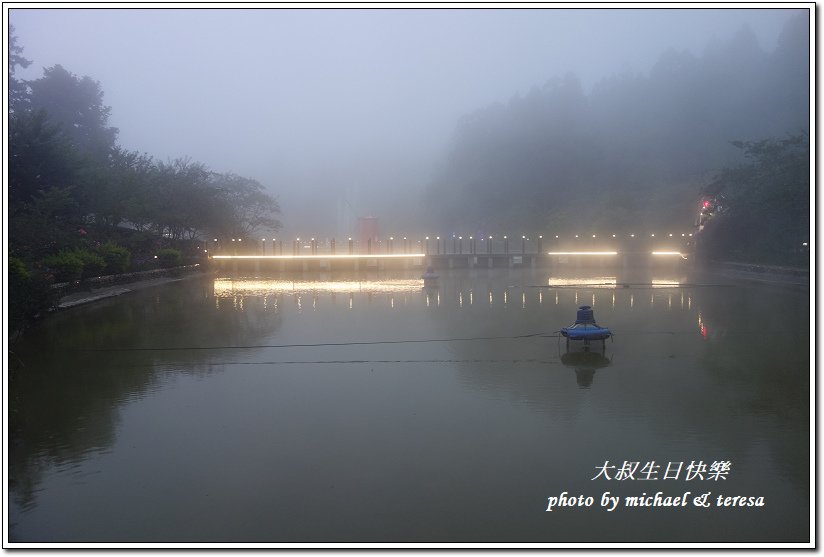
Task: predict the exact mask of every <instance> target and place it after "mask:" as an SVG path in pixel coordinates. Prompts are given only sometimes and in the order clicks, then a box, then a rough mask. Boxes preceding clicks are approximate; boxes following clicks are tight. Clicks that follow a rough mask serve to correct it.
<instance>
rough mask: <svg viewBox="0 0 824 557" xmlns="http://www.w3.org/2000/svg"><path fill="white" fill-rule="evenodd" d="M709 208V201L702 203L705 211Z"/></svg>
mask: <svg viewBox="0 0 824 557" xmlns="http://www.w3.org/2000/svg"><path fill="white" fill-rule="evenodd" d="M709 206H710V202H709V201H704V209H706V208H707V207H709Z"/></svg>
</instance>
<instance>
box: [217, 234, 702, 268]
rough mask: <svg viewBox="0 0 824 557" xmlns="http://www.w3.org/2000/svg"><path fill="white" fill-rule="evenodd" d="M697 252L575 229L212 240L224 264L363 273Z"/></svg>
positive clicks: (688, 244) (650, 260)
mask: <svg viewBox="0 0 824 557" xmlns="http://www.w3.org/2000/svg"><path fill="white" fill-rule="evenodd" d="M691 251H692V233H686V232H684V233H665V234H660V235H656V234H654V233H650V234H634V233H630V234H624V235H617V234H609V235H605V236H600V235H598V234H590V235H580V234H570V235H567V236H564V237H561V235H553V236H548V237H546V238H545V237H544V236H543V235H538V236H537V237H535V236H530V237H528V236H526V235H521V236H520V238H510V237H508V236H506V235H504V236H500V237H494V236H486V237H474V236H467V237H464V236H458V235H453V236H451V237H449V238H442V237H440V236H434V237H431V236H424V237H422V238H420V239H410V238H409V237H400V238H395V237H393V236H390V237H388V238H386V239H375V240H374V241H373V240H368V241H367V242H366V244H365V245H364V244H363V243H358V242H355V241H353V240H352V238H348V239H347V240H346V241H345V242H341V243H338V242H336V240H335V239H334V238H325V239H321V240H318V239H315V238H311V239H309V240H306V239H304V240H301V239H300V238H296V239H294V240H277V239H275V238H272V239H271V240H268V239H265V238H264V239H262V240H260V241H249V240H246V241H245V242H244V241H243V240H242V239H239V238H237V239H236V238H233V239H231V240H230V241H225V240H224V241H219V240H218V239H215V240H214V245H213V249H212V250H211V254H212V259H213V261H214V262H215V263H217V264H219V265H220V266H221V267H225V266H226V265H227V264H230V265H231V266H232V267H233V268H236V269H240V268H242V269H244V270H248V269H250V268H254V270H263V269H272V270H337V269H348V270H352V269H354V270H361V269H370V268H371V269H378V270H382V269H387V268H395V269H398V268H400V269H404V268H416V267H422V266H428V265H431V266H433V267H436V268H501V267H504V268H506V267H510V268H511V267H522V266H525V267H546V266H565V265H571V266H593V265H594V266H618V267H627V266H648V265H651V264H654V265H657V264H659V263H662V262H670V263H672V262H676V263H677V262H679V261H683V260H685V259H687V258H688V254H689V253H690V252H691Z"/></svg>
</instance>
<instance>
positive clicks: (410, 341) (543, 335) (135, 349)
mask: <svg viewBox="0 0 824 557" xmlns="http://www.w3.org/2000/svg"><path fill="white" fill-rule="evenodd" d="M553 332H557V331H553ZM522 338H554V337H553V336H552V335H548V334H547V333H545V332H541V333H529V334H524V335H514V336H489V337H465V338H430V339H406V340H372V341H351V342H318V343H306V344H258V345H251V346H148V347H139V346H138V347H118V348H66V349H64V350H66V351H70V352H149V351H156V352H170V351H184V350H249V349H257V348H319V347H323V346H369V345H377V344H416V343H426V342H461V341H477V340H515V339H522Z"/></svg>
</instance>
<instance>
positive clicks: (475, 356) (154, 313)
mask: <svg viewBox="0 0 824 557" xmlns="http://www.w3.org/2000/svg"><path fill="white" fill-rule="evenodd" d="M552 278H553V277H548V275H547V274H546V273H541V272H538V271H534V272H532V271H529V270H524V271H523V272H520V271H519V272H510V273H507V272H494V273H493V272H489V273H486V272H477V273H470V272H450V273H444V274H443V275H442V276H441V278H440V279H439V284H438V286H437V287H435V288H423V289H422V288H421V286H422V281H421V279H420V278H409V277H403V276H398V277H391V276H377V277H355V278H345V279H341V280H337V277H327V278H324V279H323V280H317V281H312V280H305V278H301V279H300V280H290V279H289V278H282V277H279V278H273V279H269V278H263V279H261V278H250V279H232V280H230V279H219V280H217V281H216V280H214V279H209V280H208V281H203V282H194V281H192V282H188V283H186V284H180V285H175V286H168V287H164V288H162V289H159V290H157V291H154V292H152V293H151V294H149V293H146V294H140V293H134V295H128V296H124V297H122V298H119V299H115V300H113V301H111V303H103V304H100V305H95V306H89V307H88V308H80V309H78V310H77V311H70V312H66V313H65V314H58V315H56V316H55V317H54V319H52V320H48V321H46V322H44V323H42V324H41V326H40V327H38V328H35V329H34V330H32V331H31V334H30V335H27V338H26V339H24V343H23V344H22V345H20V346H18V347H16V348H15V357H17V358H19V359H20V360H21V361H23V362H24V363H25V369H22V368H21V369H19V370H17V372H16V373H15V377H14V379H13V381H12V382H11V389H12V391H11V394H10V399H9V400H10V406H11V411H10V416H11V422H12V423H11V427H10V432H11V434H12V440H11V443H10V451H11V452H10V458H9V474H10V487H9V491H10V494H9V496H10V507H11V511H10V516H11V523H12V527H11V530H12V533H11V535H12V537H13V538H14V537H15V536H18V537H17V538H16V539H18V540H21V541H23V540H25V539H29V540H31V539H34V540H35V541H36V540H37V536H42V535H43V532H53V531H61V530H60V527H61V526H62V527H63V530H62V532H68V534H66V536H68V537H69V538H71V537H72V536H74V537H75V538H77V537H80V536H83V535H85V536H86V537H85V538H84V540H83V541H89V540H93V539H97V538H101V537H105V536H115V535H116V534H114V533H113V532H128V533H130V534H132V538H140V535H145V536H146V537H147V538H150V539H148V540H147V541H156V540H157V539H158V538H162V536H163V535H165V536H167V537H168V539H170V540H172V541H174V539H175V538H174V536H176V535H177V536H180V535H181V533H182V532H185V533H186V534H188V535H189V538H188V539H192V540H199V539H209V540H212V539H213V540H214V541H226V539H225V538H226V537H227V536H234V537H233V538H232V539H233V540H234V539H237V540H250V539H255V540H259V541H263V542H266V541H273V540H274V541H289V540H291V539H300V540H304V541H306V540H310V539H311V540H313V541H314V540H320V539H330V540H331V541H340V540H341V539H347V538H346V536H350V537H357V538H358V539H360V540H363V539H374V537H375V535H376V534H375V532H386V534H385V536H386V539H387V540H388V541H398V539H401V538H402V539H404V540H407V539H408V540H422V539H427V540H431V539H435V540H446V541H448V540H449V539H450V537H451V538H452V539H454V538H456V537H460V538H461V539H477V538H478V537H484V539H486V540H488V541H500V540H502V539H513V538H515V537H517V538H518V540H520V541H523V540H526V539H533V540H536V541H547V540H550V541H551V540H555V541H558V540H564V541H569V540H573V541H575V540H577V541H596V540H600V541H615V540H619V539H621V540H627V541H631V539H634V540H638V539H645V536H648V535H649V534H648V532H649V531H654V532H655V533H656V536H659V537H660V538H664V539H667V540H668V541H672V537H673V536H678V535H681V534H682V533H683V532H690V535H691V536H695V535H698V536H699V538H700V539H699V538H695V539H692V538H691V539H690V541H700V540H705V541H718V540H730V539H734V540H737V541H740V540H741V539H748V540H755V538H758V540H761V539H767V540H772V541H775V540H777V539H793V540H796V539H798V538H799V537H801V536H803V535H804V534H805V533H806V524H808V522H806V523H805V520H806V518H807V509H806V507H805V498H804V497H805V495H808V494H809V445H808V440H809V431H808V429H807V428H808V423H809V421H808V420H809V375H808V373H807V369H806V361H805V354H804V350H802V349H800V348H806V347H807V346H808V342H809V334H808V333H805V332H804V331H801V332H799V331H797V330H792V331H790V330H789V328H788V327H786V324H787V323H795V322H797V321H798V320H799V319H804V318H805V313H804V312H805V311H807V315H806V317H809V299H808V298H809V297H808V296H806V297H805V296H804V295H803V294H801V295H796V294H787V293H784V292H782V291H778V292H771V293H770V294H769V295H765V292H764V291H760V290H756V289H752V288H746V287H742V288H736V289H723V288H693V287H691V286H690V284H693V283H691V282H690V281H688V280H686V279H685V278H683V277H667V276H656V277H655V278H654V279H650V278H649V277H644V276H641V277H632V276H620V275H617V276H615V277H607V278H609V279H613V280H614V283H613V285H612V286H611V287H609V286H606V287H605V286H604V285H603V284H601V283H603V282H604V280H603V278H604V277H601V276H596V277H592V276H590V277H587V276H577V275H571V276H568V277H565V278H564V277H559V278H564V280H566V283H565V284H560V283H556V284H554V285H553V286H550V285H549V283H550V280H551V279H552ZM676 283H677V285H676ZM624 284H629V286H624ZM642 285H643V286H642ZM648 289H650V290H654V292H650V290H648ZM647 296H650V298H649V301H650V303H647V301H648V298H647ZM579 300H580V301H581V302H586V303H588V304H591V305H593V307H594V308H595V309H596V310H597V312H598V317H599V320H603V322H604V323H606V324H608V325H609V326H610V329H611V330H613V331H614V332H615V333H616V338H615V341H614V342H610V343H609V354H607V353H606V352H600V353H599V352H598V351H595V352H592V351H590V352H569V353H564V354H561V353H560V349H559V347H558V340H557V339H556V338H555V337H554V336H552V333H553V331H556V330H557V329H558V328H559V327H561V326H563V325H566V324H567V323H568V322H569V317H570V315H572V314H573V313H574V311H575V308H576V307H577V306H578V301H579ZM553 302H554V303H553ZM456 337H460V339H461V340H462V341H461V342H457V338H456ZM426 339H432V340H436V341H437V342H429V341H427V340H426ZM444 339H453V340H454V341H448V340H444ZM361 341H367V342H361ZM372 341H378V342H374V343H372ZM381 341H415V342H414V343H413V342H410V343H408V344H406V343H404V342H398V343H397V344H395V343H385V344H382V343H381ZM324 342H329V343H336V344H337V345H335V346H331V345H329V346H324V347H322V348H319V347H318V346H317V344H318V343H324ZM347 343H349V344H351V345H352V346H344V345H346V344H347ZM298 344H300V345H303V346H305V347H304V348H295V347H290V346H297V345H298ZM44 346H47V347H49V350H43V347H44ZM776 347H781V349H780V350H779V349H776ZM70 348H71V349H73V348H83V349H97V350H98V351H96V352H92V351H81V350H70ZM110 348H114V349H117V350H113V351H106V349H110ZM155 348H160V350H155ZM787 348H789V349H787ZM297 364H300V365H297ZM607 368H608V369H607ZM573 371H574V373H575V377H576V380H575V382H574V383H573V381H572V377H571V373H572V372H573ZM595 375H598V384H597V385H596V384H595V383H594V380H595ZM135 444H137V445H136V447H135ZM158 445H160V446H161V447H162V450H156V449H157V447H158ZM628 455H629V456H628ZM639 455H640V456H639ZM708 456H709V457H710V458H719V459H721V458H723V459H725V460H731V461H733V462H734V463H735V466H736V468H735V471H736V476H735V478H733V479H731V480H730V482H729V483H728V484H725V486H724V488H725V489H726V488H727V487H728V486H729V488H730V489H733V490H734V491H735V493H736V494H737V493H744V494H748V495H749V494H751V495H762V494H764V495H767V497H768V501H770V506H769V507H767V508H765V509H764V510H763V511H762V512H760V513H758V514H757V515H754V514H746V515H745V514H744V513H739V514H737V515H733V514H732V513H729V512H727V513H726V514H725V515H723V516H721V517H719V516H717V515H713V514H706V515H705V516H707V517H708V518H707V519H706V520H705V521H704V522H701V523H700V524H699V523H698V522H695V521H694V516H693V515H689V514H686V515H685V514H683V513H682V514H675V513H669V514H668V513H656V514H655V515H648V516H645V517H644V520H639V515H637V514H633V513H624V514H623V515H621V516H619V515H617V514H616V515H607V514H605V513H600V514H598V513H594V514H587V515H586V516H584V515H583V514H575V515H573V514H572V513H568V514H566V515H560V514H559V515H558V517H557V518H556V517H553V520H554V521H555V522H548V521H547V520H546V515H544V514H543V513H540V512H538V513H535V508H536V505H535V501H538V502H539V504H538V505H537V506H538V507H540V500H541V498H542V497H543V495H545V494H546V493H554V492H556V491H559V490H569V491H570V492H582V493H585V492H587V490H591V489H593V487H592V486H593V484H592V483H591V482H590V480H589V478H590V477H591V474H582V472H581V471H582V470H584V469H587V468H588V467H591V466H593V465H596V464H598V463H599V462H603V461H604V460H605V459H606V458H609V459H616V458H617V459H624V458H649V459H652V458H656V459H662V460H663V459H666V460H681V459H692V458H707V457H708ZM144 470H147V471H148V472H145V473H144V472H143V471H144ZM227 470H232V471H236V472H234V473H227V472H226V471H227ZM181 471H182V472H181ZM147 478H148V479H149V480H151V481H147V480H146V479H147ZM204 486H208V487H209V489H208V490H206V489H205V488H204ZM495 486H500V489H498V488H496V487H495ZM600 487H601V486H599V488H600ZM608 487H609V486H608ZM636 487H637V486H636ZM164 488H165V489H164ZM545 492H546V493H545ZM397 493H403V494H404V497H403V501H402V502H399V501H398V500H397V498H396V495H397ZM355 497H357V498H358V505H356V506H354V507H353V506H352V504H351V502H352V500H354V498H355ZM123 501H128V504H123ZM78 508H82V509H84V512H83V514H82V515H80V514H78V513H77V512H76V509H78ZM112 508H117V509H118V513H111V512H110V509H112ZM433 509H438V510H439V511H438V512H433ZM441 511H443V512H441ZM725 511H728V509H725ZM181 516H196V517H197V520H189V521H186V523H185V524H184V523H181V522H180V517H181ZM457 516H460V517H461V520H460V521H458V520H452V519H450V517H457ZM123 517H126V518H123ZM260 517H265V519H260ZM584 518H585V519H584ZM270 519H271V520H270ZM274 521H276V522H277V524H278V526H279V528H278V530H277V531H276V532H274V533H273V530H272V527H271V524H272V523H274ZM648 521H652V522H654V528H652V529H650V528H648V527H647V524H648ZM699 522H700V521H699ZM130 524H131V525H132V526H129V525H130ZM413 524H414V525H415V526H414V527H413V526H410V525H413ZM696 524H697V525H698V526H700V528H699V527H698V526H695V525H696ZM134 525H138V526H134ZM70 526H71V527H74V529H72V528H70ZM694 526H695V527H694ZM129 528H132V529H131V530H129ZM185 528H189V529H188V530H184V529H185ZM706 528H708V529H709V530H706ZM479 532H480V533H479ZM694 532H699V534H694ZM159 533H160V534H159ZM152 536H154V538H152ZM221 536H222V537H221ZM276 536H283V537H282V538H279V539H278V540H276V539H275V537H276ZM289 536H291V537H289ZM313 536H316V537H315V538H313ZM507 536H509V538H507ZM40 539H42V537H41V538H40ZM145 540H146V538H142V539H141V540H140V541H145ZM121 541H122V540H121ZM178 541H179V540H178Z"/></svg>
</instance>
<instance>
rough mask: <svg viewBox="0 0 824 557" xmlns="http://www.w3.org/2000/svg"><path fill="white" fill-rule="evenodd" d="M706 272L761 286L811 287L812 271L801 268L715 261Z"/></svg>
mask: <svg viewBox="0 0 824 557" xmlns="http://www.w3.org/2000/svg"><path fill="white" fill-rule="evenodd" d="M706 270H707V271H710V272H714V273H718V274H720V275H721V276H723V277H726V278H731V279H736V280H745V281H750V282H757V283H761V284H771V285H780V286H788V287H805V288H809V286H810V270H809V269H803V268H799V267H781V266H778V265H762V264H759V263H737V262H734V261H715V262H712V263H711V266H709V265H708V266H707V267H706Z"/></svg>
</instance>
